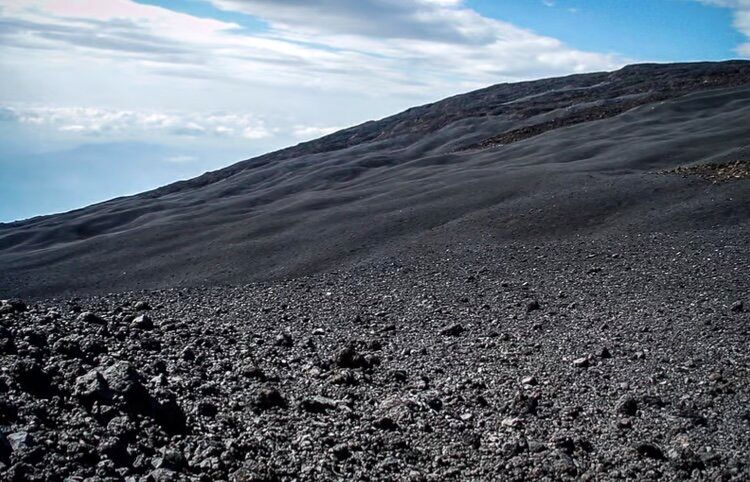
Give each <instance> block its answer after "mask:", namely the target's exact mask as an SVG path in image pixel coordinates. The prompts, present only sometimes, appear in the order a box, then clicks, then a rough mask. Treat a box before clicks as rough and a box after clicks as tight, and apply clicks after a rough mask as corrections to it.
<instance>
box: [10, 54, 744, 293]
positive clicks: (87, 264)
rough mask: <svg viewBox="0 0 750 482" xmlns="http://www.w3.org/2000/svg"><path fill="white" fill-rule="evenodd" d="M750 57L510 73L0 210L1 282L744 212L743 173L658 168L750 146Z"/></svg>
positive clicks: (246, 277)
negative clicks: (202, 161) (111, 188)
mask: <svg viewBox="0 0 750 482" xmlns="http://www.w3.org/2000/svg"><path fill="white" fill-rule="evenodd" d="M748 139H750V62H742V61H732V62H723V63H697V64H671V65H652V64H648V65H634V66H629V67H626V68H624V69H622V70H619V71H616V72H612V73H593V74H583V75H574V76H569V77H563V78H556V79H547V80H540V81H533V82H523V83H516V84H503V85H497V86H493V87H489V88H486V89H482V90H479V91H476V92H472V93H468V94H465V95H459V96H456V97H452V98H449V99H446V100H443V101H440V102H437V103H434V104H430V105H425V106H421V107H417V108H413V109H409V110H407V111H405V112H403V113H401V114H398V115H395V116H392V117H389V118H386V119H383V120H380V121H377V122H368V123H365V124H362V125H360V126H357V127H353V128H350V129H346V130H343V131H340V132H337V133H334V134H331V135H329V136H326V137H323V138H321V139H318V140H315V141H312V142H308V143H304V144H300V145H298V146H295V147H292V148H289V149H285V150H282V151H278V152H275V153H271V154H267V155H264V156H261V157H258V158H255V159H250V160H247V161H243V162H240V163H238V164H235V165H233V166H230V167H228V168H226V169H223V170H220V171H215V172H211V173H207V174H205V175H203V176H200V177H198V178H195V179H192V180H189V181H183V182H178V183H175V184H172V185H169V186H165V187H163V188H160V189H156V190H154V191H151V192H146V193H143V194H140V195H137V196H132V197H125V198H118V199H114V200H111V201H108V202H104V203H101V204H97V205H93V206H89V207H87V208H84V209H80V210H76V211H72V212H68V213H64V214H59V215H53V216H46V217H39V218H34V219H30V220H26V221H19V222H15V223H10V224H4V225H0V266H2V270H0V292H2V293H3V294H5V295H6V296H24V297H44V296H56V295H63V294H86V293H103V292H113V291H123V290H133V289H157V288H165V287H174V286H200V285H204V284H238V283H246V282H251V281H259V280H271V279H287V278H291V277H296V276H301V275H308V274H314V273H319V272H325V271H328V270H331V269H341V268H345V267H355V266H359V265H366V264H368V263H377V262H379V260H383V259H390V258H399V259H408V258H409V257H410V255H411V254H412V253H424V252H430V250H431V249H435V250H437V251H439V250H440V249H441V248H442V247H444V246H448V245H461V244H463V243H471V242H475V241H477V240H482V241H487V240H492V241H493V242H496V243H506V242H523V241H530V242H537V241H538V242H543V241H544V240H559V239H563V238H566V237H569V236H592V237H597V236H609V235H616V236H618V235H623V234H627V233H649V232H675V231H685V230H696V229H706V228H713V227H716V226H734V225H738V224H746V223H747V222H748V208H747V206H749V205H750V189H748V187H747V183H746V182H744V181H740V182H735V183H725V184H721V185H710V184H707V183H706V182H705V180H702V179H699V178H691V177H681V176H670V175H656V174H654V173H656V172H662V171H667V170H670V169H674V168H677V167H679V166H684V165H694V164H702V163H722V162H736V161H744V160H746V159H748V158H750V141H748Z"/></svg>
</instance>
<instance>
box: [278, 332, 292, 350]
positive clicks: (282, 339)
mask: <svg viewBox="0 0 750 482" xmlns="http://www.w3.org/2000/svg"><path fill="white" fill-rule="evenodd" d="M274 343H275V344H276V346H283V347H286V348H291V347H292V346H294V340H293V339H292V335H290V334H289V333H280V334H279V335H277V336H276V340H275V341H274Z"/></svg>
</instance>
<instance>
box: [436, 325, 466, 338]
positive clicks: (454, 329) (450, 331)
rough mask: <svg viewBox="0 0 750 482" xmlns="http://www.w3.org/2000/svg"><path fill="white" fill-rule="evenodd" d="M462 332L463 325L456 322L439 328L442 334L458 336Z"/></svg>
mask: <svg viewBox="0 0 750 482" xmlns="http://www.w3.org/2000/svg"><path fill="white" fill-rule="evenodd" d="M463 332H464V327H463V326H461V325H460V324H458V323H455V324H453V325H450V326H446V327H445V328H443V329H442V330H440V334H441V335H443V336H458V335H460V334H461V333H463Z"/></svg>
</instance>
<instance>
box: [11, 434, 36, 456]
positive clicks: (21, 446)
mask: <svg viewBox="0 0 750 482" xmlns="http://www.w3.org/2000/svg"><path fill="white" fill-rule="evenodd" d="M5 438H6V440H7V441H8V444H9V445H10V448H11V450H13V452H20V451H23V450H29V449H31V448H32V447H33V446H34V437H32V436H31V434H29V433H28V432H13V433H9V434H8V435H6V436H5Z"/></svg>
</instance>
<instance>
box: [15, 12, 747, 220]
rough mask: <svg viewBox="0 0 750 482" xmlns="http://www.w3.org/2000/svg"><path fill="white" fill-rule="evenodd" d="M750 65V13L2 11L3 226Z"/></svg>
mask: <svg viewBox="0 0 750 482" xmlns="http://www.w3.org/2000/svg"><path fill="white" fill-rule="evenodd" d="M732 58H750V0H356V1H353V0H0V222H9V221H13V220H18V219H24V218H29V217H33V216H37V215H42V214H50V213H55V212H62V211H67V210H71V209H75V208H79V207H83V206H85V205H88V204H91V203H94V202H99V201H103V200H106V199H110V198H113V197H117V196H122V195H128V194H134V193H137V192H141V191H144V190H147V189H151V188H155V187H158V186H160V185H163V184H167V183H169V182H173V181H176V180H180V179H186V178H190V177H193V176H196V175H199V174H201V173H203V172H205V171H209V170H215V169H218V168H221V167H224V166H227V165H230V164H232V163H234V162H236V161H239V160H242V159H247V158H251V157H254V156H257V155H260V154H263V153H265V152H269V151H273V150H276V149H279V148H282V147H286V146H289V145H294V144H296V143H299V142H302V141H305V140H310V139H314V138H317V137H320V136H322V135H325V134H327V133H330V132H334V131H335V130H338V129H340V128H344V127H348V126H351V125H355V124H359V123H361V122H364V121H367V120H371V119H378V118H382V117H385V116H387V115H390V114H394V113H397V112H399V111H401V110H404V109H406V108H409V107H412V106H415V105H420V104H424V103H428V102H433V101H436V100H439V99H441V98H444V97H447V96H449V95H453V94H457V93H461V92H467V91H470V90H474V89H477V88H481V87H485V86H488V85H492V84H496V83H501V82H515V81H520V80H528V79H536V78H543V77H550V76H558V75H565V74H570V73H579V72H593V71H602V70H614V69H617V68H619V67H621V66H623V65H626V64H629V63H637V62H677V61H698V60H725V59H732Z"/></svg>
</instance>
